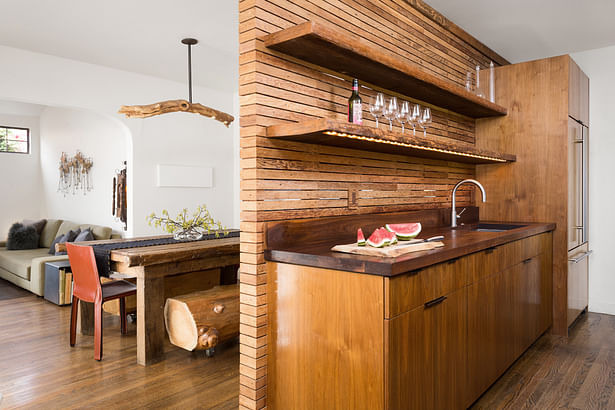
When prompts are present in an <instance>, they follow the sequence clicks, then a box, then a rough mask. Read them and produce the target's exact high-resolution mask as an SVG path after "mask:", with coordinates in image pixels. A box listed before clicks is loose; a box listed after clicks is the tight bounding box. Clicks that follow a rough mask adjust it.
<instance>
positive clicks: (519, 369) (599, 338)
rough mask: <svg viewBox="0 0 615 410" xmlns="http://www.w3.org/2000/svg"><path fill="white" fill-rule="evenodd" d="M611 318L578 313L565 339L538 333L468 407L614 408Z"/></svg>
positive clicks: (614, 322) (613, 322)
mask: <svg viewBox="0 0 615 410" xmlns="http://www.w3.org/2000/svg"><path fill="white" fill-rule="evenodd" d="M614 388H615V316H610V315H603V314H598V313H588V314H585V315H583V316H582V317H581V318H580V319H579V320H578V322H577V323H575V324H574V325H573V327H572V329H571V332H570V335H569V337H568V339H566V338H564V337H560V336H552V335H544V336H542V337H541V338H540V339H538V341H536V343H534V345H533V346H532V347H530V349H528V351H527V352H526V353H525V354H524V355H523V356H521V358H519V360H517V362H516V363H515V364H513V366H512V367H511V368H510V369H508V371H507V372H506V373H505V374H504V375H503V376H502V377H501V378H500V379H499V380H498V381H497V382H496V383H495V384H494V385H493V386H492V387H491V388H490V389H489V390H488V391H487V392H486V393H485V394H484V395H483V396H482V397H481V398H480V399H479V400H478V401H477V402H476V403H475V404H474V406H473V407H472V408H473V409H559V408H569V409H615V394H613V390H614Z"/></svg>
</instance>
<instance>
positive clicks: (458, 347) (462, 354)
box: [385, 288, 467, 410]
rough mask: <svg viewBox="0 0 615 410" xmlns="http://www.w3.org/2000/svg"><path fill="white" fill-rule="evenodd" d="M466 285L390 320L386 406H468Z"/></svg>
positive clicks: (444, 408) (426, 409) (444, 409)
mask: <svg viewBox="0 0 615 410" xmlns="http://www.w3.org/2000/svg"><path fill="white" fill-rule="evenodd" d="M466 318H467V289H466V288H462V289H459V290H457V291H455V292H452V293H450V294H448V295H446V296H442V297H439V298H437V299H434V301H431V302H428V303H426V304H425V305H424V306H420V307H418V308H416V309H414V310H411V311H410V312H406V313H403V314H401V315H399V316H397V317H395V318H393V319H391V320H386V321H385V325H386V327H387V329H388V331H387V332H386V333H385V334H386V335H387V337H388V340H387V346H388V352H389V353H388V354H389V356H388V359H387V363H388V372H387V373H388V387H387V408H389V409H396V410H397V409H407V410H414V409H420V410H429V409H442V410H454V409H464V408H465V407H466V406H465V382H466V355H467V351H466V341H467V320H466Z"/></svg>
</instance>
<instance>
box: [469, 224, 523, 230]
mask: <svg viewBox="0 0 615 410" xmlns="http://www.w3.org/2000/svg"><path fill="white" fill-rule="evenodd" d="M524 226H527V225H515V224H492V223H479V224H478V225H477V226H476V227H475V228H474V229H472V230H473V231H476V232H505V231H510V230H511V229H517V228H523V227H524Z"/></svg>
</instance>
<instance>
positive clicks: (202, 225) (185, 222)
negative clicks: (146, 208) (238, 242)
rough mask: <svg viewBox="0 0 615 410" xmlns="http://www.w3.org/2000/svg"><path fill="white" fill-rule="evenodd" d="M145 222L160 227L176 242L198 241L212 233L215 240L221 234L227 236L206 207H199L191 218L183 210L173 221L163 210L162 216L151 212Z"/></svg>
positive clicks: (226, 231) (223, 228) (185, 210)
mask: <svg viewBox="0 0 615 410" xmlns="http://www.w3.org/2000/svg"><path fill="white" fill-rule="evenodd" d="M147 221H148V223H149V225H150V226H154V227H156V228H160V227H162V229H164V230H165V231H167V232H168V233H170V234H172V235H173V237H174V238H175V239H177V240H198V239H201V238H202V237H203V235H204V234H207V235H209V234H211V233H214V234H215V236H216V238H218V237H219V236H220V235H221V234H222V236H226V235H227V234H228V230H227V228H225V227H224V226H222V223H221V222H220V221H216V220H214V218H213V217H212V216H211V214H210V213H209V211H208V210H207V206H206V205H200V206H199V207H198V208H197V210H196V211H195V212H194V213H193V214H192V215H191V216H190V215H189V214H188V209H186V208H184V209H183V210H182V211H181V212H180V213H179V214H178V215H177V216H176V217H175V219H171V217H170V216H169V211H167V210H166V209H163V210H162V216H156V214H155V213H153V212H152V213H151V214H150V215H148V217H147Z"/></svg>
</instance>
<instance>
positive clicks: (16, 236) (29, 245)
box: [6, 222, 39, 251]
mask: <svg viewBox="0 0 615 410" xmlns="http://www.w3.org/2000/svg"><path fill="white" fill-rule="evenodd" d="M38 240H39V234H38V233H37V232H36V228H35V227H34V226H32V225H24V224H20V223H19V222H16V223H14V224H13V226H11V229H9V235H8V238H7V241H6V249H7V250H10V251H15V250H21V249H36V248H38Z"/></svg>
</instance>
